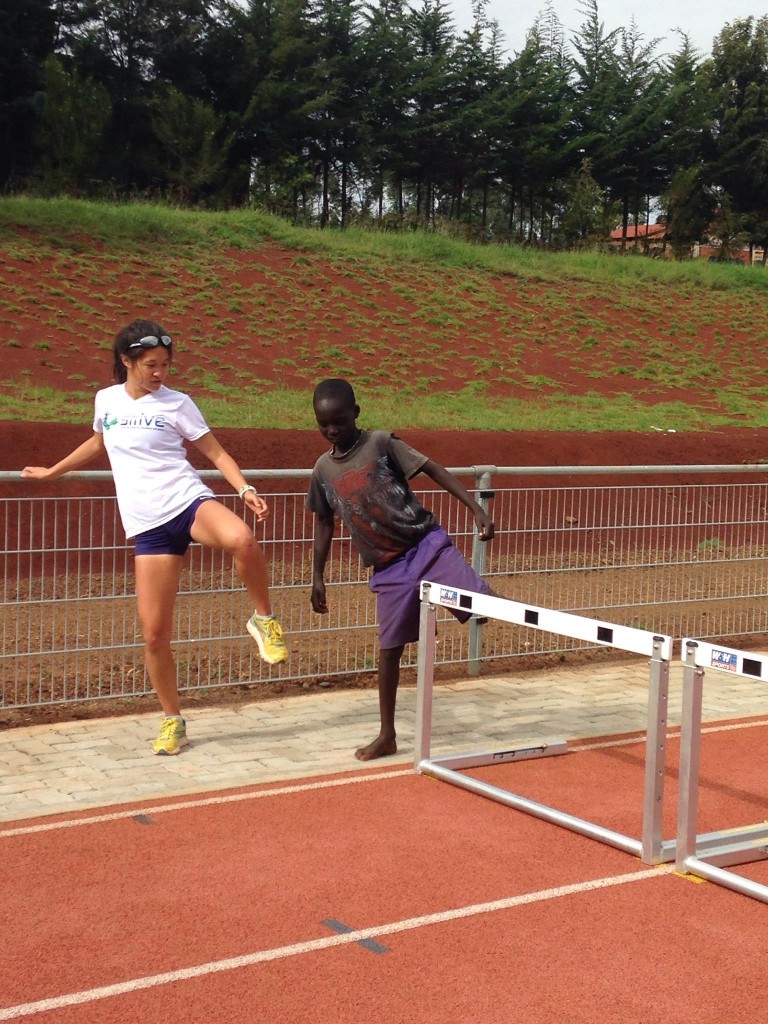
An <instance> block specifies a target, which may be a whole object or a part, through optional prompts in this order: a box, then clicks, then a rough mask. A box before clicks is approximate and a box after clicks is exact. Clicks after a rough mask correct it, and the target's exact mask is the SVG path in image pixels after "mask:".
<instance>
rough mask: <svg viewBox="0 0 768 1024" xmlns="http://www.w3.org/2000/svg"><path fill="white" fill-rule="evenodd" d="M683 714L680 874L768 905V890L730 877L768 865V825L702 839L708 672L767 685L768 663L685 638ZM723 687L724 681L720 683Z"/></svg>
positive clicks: (763, 658)
mask: <svg viewBox="0 0 768 1024" xmlns="http://www.w3.org/2000/svg"><path fill="white" fill-rule="evenodd" d="M682 661H683V665H684V668H683V713H682V722H681V726H680V782H679V787H678V804H677V843H676V845H677V852H676V858H675V859H676V865H675V866H676V868H677V870H678V871H679V872H680V873H681V874H689V875H696V876H698V877H699V878H705V879H707V880H708V881H710V882H716V883H717V884H718V885H722V886H724V887H725V888H726V889H731V890H733V891H734V892H739V893H741V894H742V895H744V896H750V897H752V899H756V900H760V902H762V903H768V886H766V885H762V884H761V883H760V882H757V881H753V880H752V879H749V878H744V877H743V876H742V875H738V874H736V872H735V871H729V870H728V868H730V867H735V866H737V865H739V864H749V863H751V862H753V861H757V860H766V859H768V823H766V822H765V821H761V822H757V823H756V824H753V825H744V826H741V827H739V828H728V829H724V830H722V831H720V832H708V833H706V834H699V833H698V831H697V830H698V811H699V788H700V783H699V774H700V766H701V719H702V701H703V694H704V677H705V674H706V670H707V669H714V670H716V671H717V672H721V673H730V674H731V675H739V676H746V677H747V678H750V679H756V680H763V681H766V682H768V657H766V656H765V655H763V654H753V653H752V652H748V651H739V650H737V649H736V648H733V647H724V646H723V645H722V644H712V643H707V642H706V641H702V640H691V639H690V638H686V639H685V640H683V645H682ZM718 685H721V686H722V685H723V680H721V679H718Z"/></svg>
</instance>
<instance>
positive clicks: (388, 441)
mask: <svg viewBox="0 0 768 1024" xmlns="http://www.w3.org/2000/svg"><path fill="white" fill-rule="evenodd" d="M313 405H314V411H315V418H316V419H317V425H318V427H319V429H320V433H321V434H322V435H323V437H324V438H325V439H326V440H327V441H330V443H331V445H332V448H331V450H330V451H329V452H326V453H325V454H324V455H321V456H320V458H319V459H318V460H317V462H316V463H315V468H314V470H313V473H312V480H311V483H310V486H309V493H308V495H307V502H306V504H307V508H308V509H310V511H312V512H314V513H315V537H314V550H313V561H312V608H313V609H314V611H316V612H319V613H321V614H322V613H325V612H327V611H328V605H327V604H326V597H325V582H324V579H323V576H324V571H325V565H326V562H327V560H328V554H329V551H330V547H331V540H332V538H333V528H334V517H335V516H337V515H338V516H339V518H340V519H341V520H342V521H343V523H344V525H345V526H346V527H347V529H348V530H349V533H350V537H351V539H352V543H353V544H354V545H355V547H356V548H357V550H358V552H359V554H360V557H361V558H362V560H363V563H364V564H365V565H367V566H370V567H371V568H372V569H373V573H372V575H371V578H370V580H369V582H368V586H369V588H370V589H371V590H372V591H373V592H374V593H375V594H376V611H377V618H378V622H379V645H380V653H379V669H378V687H379V713H380V717H381V729H380V732H379V735H378V736H377V737H376V739H375V740H373V742H372V743H369V744H368V745H367V746H365V747H360V748H359V749H358V750H356V751H355V757H356V758H357V759H358V760H359V761H371V760H373V759H374V758H377V757H385V756H387V755H388V754H394V753H396V752H397V741H396V733H395V702H396V699H397V686H398V683H399V681H400V659H401V657H402V654H403V650H404V648H405V645H406V644H407V643H413V642H414V641H416V640H418V638H419V619H420V599H419V583H420V582H421V580H423V579H429V580H432V581H434V582H436V583H443V584H445V585H447V586H455V587H460V588H463V589H465V590H474V591H477V592H479V593H483V594H490V593H491V592H492V591H491V588H490V587H489V586H488V584H487V583H486V582H485V580H483V578H482V577H481V576H479V575H478V574H477V573H476V572H475V570H474V569H472V568H471V566H469V565H468V564H467V562H466V561H465V560H464V558H463V557H462V555H461V554H460V553H459V551H457V549H456V548H455V547H454V546H453V544H452V543H451V540H450V538H449V537H448V535H447V534H446V532H445V530H443V528H442V527H441V526H440V525H439V524H438V523H437V521H436V519H435V517H434V515H433V514H432V512H428V511H427V510H426V509H425V508H423V506H422V505H421V504H420V503H419V501H418V499H417V498H416V496H415V494H414V493H413V491H412V490H411V488H410V486H409V484H408V480H409V479H410V478H411V477H414V476H416V474H417V473H425V474H426V475H427V476H428V477H430V479H432V480H434V481H435V483H436V484H438V485H439V486H440V487H442V488H444V489H445V490H446V491H447V492H448V493H449V494H452V495H453V496H454V497H455V498H457V499H458V500H459V501H461V502H462V503H463V504H464V505H466V507H467V508H468V509H469V510H470V511H471V512H472V514H473V515H474V517H475V523H476V525H477V530H478V535H479V537H480V539H481V540H483V541H487V540H490V539H491V538H492V537H493V532H494V526H493V522H492V521H491V520H490V518H489V517H488V515H487V514H486V512H485V511H484V510H483V508H482V507H481V506H480V505H479V504H478V503H477V502H476V501H474V499H473V498H472V496H471V495H470V494H469V493H468V492H467V490H466V488H464V487H463V486H462V484H461V483H460V482H459V481H458V480H457V479H456V478H455V477H453V476H452V475H451V474H450V473H449V472H448V471H447V470H446V469H443V467H442V466H439V465H438V464H437V463H436V462H433V461H432V460H431V459H429V458H427V456H426V455H421V454H420V453H419V452H417V451H415V450H414V449H413V448H410V447H409V446H408V445H407V444H405V442H403V441H402V440H400V438H398V437H396V436H395V435H394V434H391V433H389V432H388V431H384V430H374V431H368V430H360V429H359V428H358V426H357V418H358V416H359V415H360V407H359V406H358V405H357V404H356V402H355V393H354V391H353V390H352V386H351V385H350V384H349V382H348V381H346V380H340V379H332V380H324V381H323V382H322V383H321V384H318V386H317V387H316V388H315V393H314V396H313ZM454 614H455V615H456V617H457V618H458V619H460V621H462V622H464V621H466V619H467V618H468V617H469V616H468V615H467V613H466V612H456V613H454Z"/></svg>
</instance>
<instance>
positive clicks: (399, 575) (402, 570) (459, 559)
mask: <svg viewBox="0 0 768 1024" xmlns="http://www.w3.org/2000/svg"><path fill="white" fill-rule="evenodd" d="M422 580H429V581H430V582H431V583H440V584H442V585H443V586H446V587H458V588H459V589H461V590H473V591H475V592H476V593H480V594H490V593H492V591H491V588H490V587H489V586H488V584H487V583H486V582H485V580H484V579H483V577H482V576H479V575H478V574H477V573H476V572H475V570H474V569H473V568H472V566H471V565H469V564H468V563H467V561H466V559H465V558H464V556H463V555H462V554H461V552H459V551H458V550H457V549H456V548H455V547H454V546H453V542H452V541H451V538H450V537H449V536H448V534H447V533H446V532H445V530H444V529H443V528H442V527H441V526H436V527H435V528H434V529H433V530H430V532H429V533H428V534H426V535H425V536H424V537H422V539H421V540H420V541H419V543H418V544H417V545H416V546H415V547H412V548H410V550H408V551H406V553H405V554H404V555H403V556H402V558H398V559H397V561H396V562H391V563H390V564H389V565H385V566H384V568H383V569H376V570H375V572H374V573H373V574H372V575H371V578H370V579H369V581H368V587H369V588H370V589H371V590H372V591H373V592H374V594H375V595H376V615H377V618H378V621H379V643H380V646H381V647H382V648H383V649H384V650H387V649H389V648H390V647H400V645H401V644H412V643H414V642H415V641H416V640H418V639H419V624H420V618H421V600H420V598H419V584H420V583H421V581H422ZM449 611H450V612H451V614H452V615H455V616H456V618H457V619H458V620H459V622H466V621H467V619H468V618H469V617H470V613H469V612H465V611H458V610H456V611H454V610H453V608H450V609H449Z"/></svg>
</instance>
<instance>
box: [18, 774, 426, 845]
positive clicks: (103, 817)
mask: <svg viewBox="0 0 768 1024" xmlns="http://www.w3.org/2000/svg"><path fill="white" fill-rule="evenodd" d="M413 774H414V772H413V768H400V769H398V770H396V771H391V772H379V773H378V774H376V775H373V774H372V775H349V776H345V777H344V778H342V779H326V780H324V781H322V782H303V783H297V784H296V785H294V786H279V787H277V788H275V789H260V790H258V791H256V792H248V793H229V794H227V795H226V796H211V797H205V798H204V799H202V800H184V801H179V802H178V803H173V804H160V805H158V806H154V807H153V806H146V807H134V808H133V810H130V811H113V812H112V813H110V814H93V815H90V816H88V817H87V818H64V819H62V820H61V821H49V822H45V823H43V824H42V825H21V826H19V827H18V828H6V829H0V839H3V838H7V837H9V836H28V835H32V834H34V833H35V832H52V831H54V830H55V829H60V828H77V827H78V826H79V825H95V824H98V823H100V822H103V821H119V820H120V819H121V818H135V817H136V816H137V815H139V814H145V815H147V816H149V817H151V816H152V815H153V814H167V813H168V812H169V811H183V810H186V809H187V808H189V807H215V806H216V805H217V804H231V803H236V802H238V801H240V800H260V799H262V798H263V797H268V796H286V795H287V794H290V793H308V792H311V791H312V790H316V789H332V788H334V787H335V786H353V785H355V784H357V783H361V782H378V781H379V780H380V779H394V778H397V777H398V776H400V775H413Z"/></svg>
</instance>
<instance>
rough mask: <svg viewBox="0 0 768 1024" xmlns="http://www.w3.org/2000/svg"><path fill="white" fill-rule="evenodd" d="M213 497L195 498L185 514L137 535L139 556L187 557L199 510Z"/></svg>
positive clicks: (185, 510)
mask: <svg viewBox="0 0 768 1024" xmlns="http://www.w3.org/2000/svg"><path fill="white" fill-rule="evenodd" d="M210 500H211V497H210V496H206V497H204V498H195V500H194V501H193V502H192V504H191V505H187V507H186V508H185V509H184V511H183V512H179V514H178V515H177V516H174V517H173V519H171V520H169V521H168V522H167V523H163V524H162V525H161V526H155V527H153V529H151V530H145V531H144V533H139V534H137V535H136V540H135V544H136V554H137V555H185V554H186V553H187V548H188V547H189V545H190V544H191V543H192V524H193V523H194V521H195V516H196V515H197V510H198V509H199V508H200V506H201V505H202V503H203V502H204V501H210Z"/></svg>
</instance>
